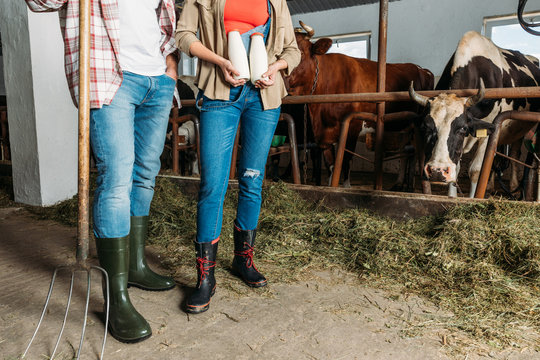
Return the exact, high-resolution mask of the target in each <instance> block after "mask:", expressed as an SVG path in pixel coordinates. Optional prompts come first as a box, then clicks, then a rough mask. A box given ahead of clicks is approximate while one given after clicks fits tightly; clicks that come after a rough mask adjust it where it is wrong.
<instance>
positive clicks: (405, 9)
mask: <svg viewBox="0 0 540 360" xmlns="http://www.w3.org/2000/svg"><path fill="white" fill-rule="evenodd" d="M534 10H540V0H529V1H528V3H527V8H526V11H534ZM516 11H517V1H509V0H451V1H449V0H402V1H394V2H390V3H389V5H388V43H387V48H388V49H387V61H388V62H412V63H415V64H418V65H420V66H422V67H425V68H428V69H429V70H431V71H432V72H433V74H434V75H435V76H439V75H440V74H441V73H442V71H443V69H444V66H445V65H446V62H447V61H448V59H449V58H450V56H451V55H452V53H453V52H454V50H455V48H456V46H457V43H458V41H459V39H461V37H462V36H463V34H464V33H465V32H467V31H469V30H476V31H478V32H481V31H482V25H483V20H484V17H487V16H496V15H509V14H513V13H515V12H516ZM329 19H332V20H330V21H329ZM298 20H302V21H303V22H304V23H306V24H308V25H310V26H312V27H313V28H314V29H315V36H316V37H319V36H328V35H337V34H346V33H356V32H363V31H371V32H372V34H373V35H372V43H371V58H372V59H373V60H377V48H378V41H379V40H378V32H379V4H378V3H376V4H370V5H365V6H355V7H349V8H345V9H337V10H328V11H323V12H319V13H309V14H299V15H295V16H293V25H294V26H298ZM539 41H540V39H539Z"/></svg>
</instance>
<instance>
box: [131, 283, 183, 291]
mask: <svg viewBox="0 0 540 360" xmlns="http://www.w3.org/2000/svg"><path fill="white" fill-rule="evenodd" d="M132 286H133V287H136V288H138V289H141V290H146V291H155V292H159V291H168V290H171V289H174V287H175V286H176V284H174V285H172V286H170V287H168V288H158V289H156V288H149V287H146V286H143V285H140V284H136V283H130V282H128V288H130V287H132Z"/></svg>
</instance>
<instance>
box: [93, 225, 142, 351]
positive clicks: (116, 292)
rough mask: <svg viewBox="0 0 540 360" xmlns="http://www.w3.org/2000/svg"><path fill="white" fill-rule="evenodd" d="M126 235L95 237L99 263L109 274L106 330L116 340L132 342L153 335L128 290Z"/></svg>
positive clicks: (127, 242)
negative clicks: (104, 237)
mask: <svg viewBox="0 0 540 360" xmlns="http://www.w3.org/2000/svg"><path fill="white" fill-rule="evenodd" d="M128 238H129V236H125V237H122V238H111V239H98V238H96V247H97V251H98V258H99V264H100V265H101V267H102V268H103V269H105V271H107V274H108V276H109V300H110V310H109V332H110V333H111V335H112V336H113V337H114V338H115V339H117V340H118V341H121V342H125V343H135V342H139V341H143V340H145V339H147V338H149V337H150V336H151V335H152V329H151V328H150V325H149V324H148V322H147V321H146V320H145V319H144V318H143V317H142V315H141V314H139V313H138V312H137V310H135V308H134V307H133V305H132V304H131V301H130V300H129V294H128V290H127V281H128V269H129V239H128Z"/></svg>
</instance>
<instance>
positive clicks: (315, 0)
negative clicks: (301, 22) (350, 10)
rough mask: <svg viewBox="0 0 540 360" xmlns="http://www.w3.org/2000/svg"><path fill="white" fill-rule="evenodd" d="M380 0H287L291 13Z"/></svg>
mask: <svg viewBox="0 0 540 360" xmlns="http://www.w3.org/2000/svg"><path fill="white" fill-rule="evenodd" d="M378 2H379V0H287V5H289V10H290V11H291V15H296V14H305V13H310V12H317V11H324V10H330V9H341V8H346V7H351V6H358V5H366V4H373V3H378Z"/></svg>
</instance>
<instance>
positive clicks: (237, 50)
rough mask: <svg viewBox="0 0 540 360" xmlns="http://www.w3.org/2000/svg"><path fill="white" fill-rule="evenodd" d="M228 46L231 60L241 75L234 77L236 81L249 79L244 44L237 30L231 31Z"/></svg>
mask: <svg viewBox="0 0 540 360" xmlns="http://www.w3.org/2000/svg"><path fill="white" fill-rule="evenodd" d="M227 36H228V41H227V46H228V51H229V60H230V61H231V63H232V64H233V66H234V68H235V69H236V70H237V71H238V72H239V73H240V75H238V76H236V75H235V76H234V78H235V79H237V80H238V79H249V64H248V57H247V52H246V49H245V48H244V43H243V42H242V38H241V37H240V32H238V31H237V30H231V31H229V34H228V35H227Z"/></svg>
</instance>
